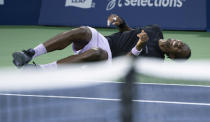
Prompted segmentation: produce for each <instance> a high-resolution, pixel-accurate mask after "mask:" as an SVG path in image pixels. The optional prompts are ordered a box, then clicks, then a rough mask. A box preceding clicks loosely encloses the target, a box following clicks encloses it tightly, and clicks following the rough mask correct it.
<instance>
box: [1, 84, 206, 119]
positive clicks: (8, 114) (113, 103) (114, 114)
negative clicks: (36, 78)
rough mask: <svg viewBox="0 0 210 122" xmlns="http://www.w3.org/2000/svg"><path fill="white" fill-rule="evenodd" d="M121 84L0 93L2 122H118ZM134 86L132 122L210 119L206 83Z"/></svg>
mask: <svg viewBox="0 0 210 122" xmlns="http://www.w3.org/2000/svg"><path fill="white" fill-rule="evenodd" d="M121 85H122V83H103V84H98V85H93V86H92V85H91V86H86V87H82V88H73V89H62V90H59V89H58V90H47V91H31V92H18V93H16V92H12V93H11V92H7V93H1V95H0V108H1V109H0V115H1V122H14V121H15V122H48V121H49V122H58V121H59V122H67V121H68V122H75V121H77V122H83V121H85V122H96V121H97V122H99V121H102V122H120V121H121V119H120V118H121V112H120V110H121V104H120V103H121V102H120V98H121V93H120V92H119V91H120V90H119V89H121ZM135 88H136V93H137V94H136V95H135V96H134V100H133V101H134V112H133V113H134V121H135V122H154V121H155V122H163V121H167V122H201V121H202V122H209V121H210V117H209V115H210V94H209V93H210V87H208V86H189V85H188V86H187V85H176V84H174V85H173V84H172V85H168V84H148V83H147V84H135Z"/></svg>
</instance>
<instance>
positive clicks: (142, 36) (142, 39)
mask: <svg viewBox="0 0 210 122" xmlns="http://www.w3.org/2000/svg"><path fill="white" fill-rule="evenodd" d="M137 37H139V41H138V42H137V44H136V48H137V49H138V50H141V49H142V48H143V46H144V45H145V44H146V43H147V41H148V40H149V37H148V35H147V33H146V32H144V30H142V31H141V33H139V34H137Z"/></svg>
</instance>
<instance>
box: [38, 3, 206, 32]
mask: <svg viewBox="0 0 210 122" xmlns="http://www.w3.org/2000/svg"><path fill="white" fill-rule="evenodd" d="M111 13H115V14H118V15H119V16H122V17H123V18H124V19H125V20H126V21H127V22H128V24H129V25H130V26H132V27H139V26H144V25H148V24H159V25H160V26H161V27H163V28H165V29H178V30H203V29H205V28H206V23H207V22H206V0H53V1H52V0H42V7H41V13H40V20H39V23H40V24H42V25H69V26H81V25H89V26H94V27H106V21H107V17H108V16H109V15H110V14H111Z"/></svg>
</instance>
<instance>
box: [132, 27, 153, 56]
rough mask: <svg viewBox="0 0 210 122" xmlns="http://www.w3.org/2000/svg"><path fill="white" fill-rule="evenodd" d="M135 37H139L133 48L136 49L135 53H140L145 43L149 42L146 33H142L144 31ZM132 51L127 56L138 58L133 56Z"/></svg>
mask: <svg viewBox="0 0 210 122" xmlns="http://www.w3.org/2000/svg"><path fill="white" fill-rule="evenodd" d="M137 37H139V41H138V42H137V44H136V46H135V47H134V48H135V49H136V51H141V50H142V49H143V48H144V46H145V45H146V43H147V41H148V40H149V37H148V35H147V33H146V32H144V30H142V31H141V33H139V34H137ZM133 50H134V49H132V50H131V51H130V52H129V53H128V55H129V56H138V55H135V54H134V53H135V51H133Z"/></svg>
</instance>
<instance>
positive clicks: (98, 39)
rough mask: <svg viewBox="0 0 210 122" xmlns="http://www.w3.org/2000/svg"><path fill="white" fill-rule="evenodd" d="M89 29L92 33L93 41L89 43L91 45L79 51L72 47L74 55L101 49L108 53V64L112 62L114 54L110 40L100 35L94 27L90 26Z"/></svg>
mask: <svg viewBox="0 0 210 122" xmlns="http://www.w3.org/2000/svg"><path fill="white" fill-rule="evenodd" d="M88 28H89V29H90V30H91V32H92V38H91V40H90V41H89V43H88V44H87V45H86V46H85V47H84V48H83V49H81V50H78V51H76V50H75V49H74V46H73V45H72V49H73V51H74V54H80V53H83V52H85V51H87V50H90V49H92V48H101V49H103V50H105V51H106V52H107V53H108V62H111V60H112V53H111V49H110V46H109V42H108V40H107V39H106V38H105V37H104V36H103V35H102V34H100V33H99V32H98V31H97V30H96V29H94V28H92V27H89V26H88Z"/></svg>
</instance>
